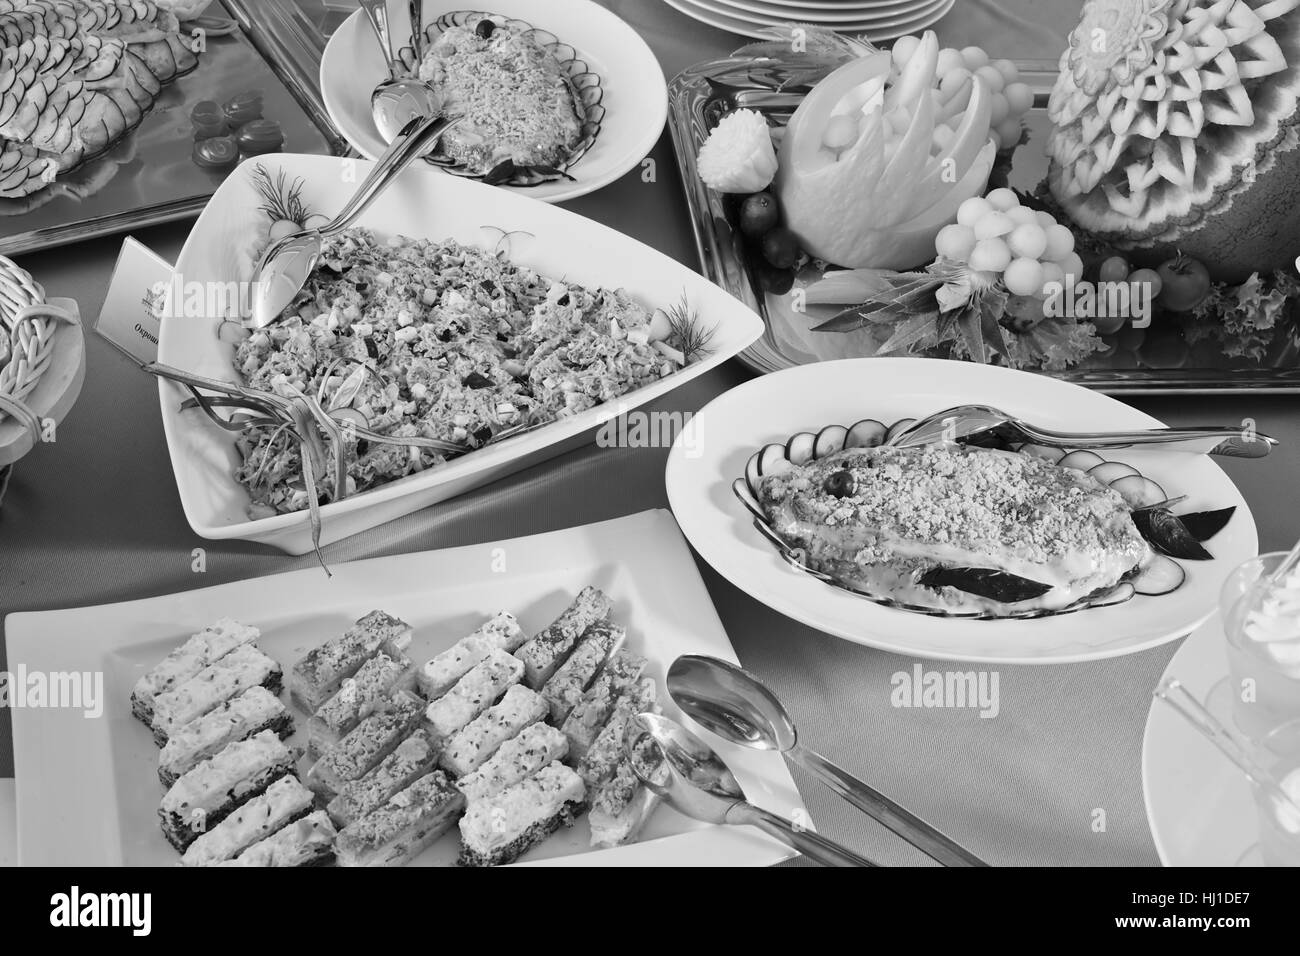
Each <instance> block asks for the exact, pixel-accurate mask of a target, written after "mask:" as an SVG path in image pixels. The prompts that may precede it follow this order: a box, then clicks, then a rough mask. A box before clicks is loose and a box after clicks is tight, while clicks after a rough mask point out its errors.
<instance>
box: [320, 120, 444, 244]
mask: <svg viewBox="0 0 1300 956" xmlns="http://www.w3.org/2000/svg"><path fill="white" fill-rule="evenodd" d="M455 122H457V121H456V120H450V119H448V118H447V117H445V116H425V117H417V118H416V119H413V120H411V122H410V123H408V124H407V125H406V128H405V129H403V130H402V131H401V132H400V133H398V134H397V136H396V138H395V139H394V140H393V141H392V143H390V144H389V146H388V149H387V150H385V151H384V154H383V155H382V156H380V157H379V159H378V160H377V161H376V163H375V165H374V168H373V169H371V170H370V175H368V176H367V177H366V178H365V181H364V182H362V184H361V185H360V186H359V187H358V188H357V191H356V193H355V194H354V195H353V196H352V198H351V199H349V200H348V202H347V205H345V206H344V207H343V210H342V211H341V212H340V213H339V214H338V215H337V216H335V217H334V220H333V221H332V222H330V223H329V225H327V226H325V227H323V228H322V229H321V230H320V232H321V235H323V236H329V235H333V234H334V233H337V232H342V231H343V230H344V229H346V228H347V227H348V226H350V225H352V223H353V222H355V221H356V219H357V218H358V217H359V216H360V215H361V214H362V213H363V212H365V211H366V210H367V209H368V208H370V204H371V203H373V202H374V201H375V199H376V198H377V197H378V196H379V194H380V193H382V192H383V191H384V190H385V189H387V188H388V187H389V185H390V184H391V183H392V181H393V180H394V179H396V178H397V177H398V176H400V175H401V174H402V172H403V170H405V169H406V167H408V166H410V165H411V163H413V162H415V160H417V159H419V158H420V157H421V156H423V155H424V154H425V153H427V152H428V151H429V150H430V149H431V148H432V147H433V144H434V143H436V142H437V141H438V138H439V137H441V136H442V134H443V133H444V132H446V131H447V128H448V127H450V126H452V125H453V124H454V123H455Z"/></svg>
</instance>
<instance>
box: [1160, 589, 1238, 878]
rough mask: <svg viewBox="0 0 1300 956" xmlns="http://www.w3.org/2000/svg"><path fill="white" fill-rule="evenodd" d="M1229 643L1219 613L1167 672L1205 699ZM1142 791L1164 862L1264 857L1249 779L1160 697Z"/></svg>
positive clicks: (1223, 671)
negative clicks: (1258, 848)
mask: <svg viewBox="0 0 1300 956" xmlns="http://www.w3.org/2000/svg"><path fill="white" fill-rule="evenodd" d="M1225 643H1226V642H1225V640H1224V637H1223V622H1222V620H1221V619H1220V618H1219V615H1218V614H1217V613H1216V614H1215V615H1214V616H1213V617H1211V618H1210V619H1209V620H1208V621H1206V622H1205V623H1204V624H1202V625H1201V626H1200V627H1199V628H1197V629H1196V630H1195V631H1194V632H1193V633H1192V634H1191V635H1189V636H1188V638H1187V640H1186V641H1184V642H1183V646H1182V647H1180V648H1178V653H1176V654H1175V655H1174V656H1173V658H1172V659H1171V660H1170V661H1169V666H1168V667H1167V668H1165V672H1164V675H1163V677H1162V680H1163V679H1164V678H1168V677H1177V678H1178V679H1179V680H1180V681H1182V683H1183V686H1184V687H1186V688H1187V689H1188V690H1189V691H1191V693H1192V696H1193V697H1195V698H1196V699H1197V700H1200V701H1204V700H1205V698H1206V695H1208V694H1209V692H1210V689H1211V688H1212V687H1214V685H1215V684H1217V683H1218V682H1219V681H1220V680H1222V679H1223V678H1224V677H1227V676H1228V659H1227V656H1226V655H1227V649H1226V647H1225ZM1153 689H1154V688H1153ZM1142 795H1143V798H1144V800H1145V802H1146V809H1147V823H1148V824H1149V825H1150V827H1151V838H1152V840H1154V841H1155V844H1156V852H1157V853H1159V854H1160V862H1162V863H1164V865H1165V866H1239V865H1257V861H1256V860H1255V859H1254V858H1255V857H1256V856H1257V854H1254V853H1252V848H1253V847H1254V846H1255V843H1256V840H1257V838H1258V833H1257V830H1256V827H1255V801H1254V798H1253V797H1252V796H1251V793H1250V784H1249V783H1247V781H1246V778H1245V777H1244V776H1243V775H1242V772H1241V771H1240V770H1238V769H1237V768H1236V766H1235V765H1234V764H1233V763H1232V761H1230V760H1229V759H1228V758H1227V757H1225V756H1224V755H1223V754H1222V753H1221V752H1220V751H1219V749H1218V748H1217V747H1215V746H1214V744H1212V743H1210V742H1209V741H1208V740H1206V739H1205V738H1204V737H1202V736H1201V735H1200V734H1199V733H1197V731H1196V730H1195V729H1194V728H1193V727H1192V726H1191V724H1189V723H1188V722H1187V721H1186V720H1184V719H1183V718H1182V717H1180V716H1179V715H1178V714H1176V713H1175V712H1174V710H1173V708H1172V707H1170V706H1169V705H1168V704H1162V703H1161V702H1160V701H1158V700H1153V701H1152V702H1151V710H1150V712H1149V713H1148V714H1147V725H1146V730H1145V731H1144V732H1143V735H1142Z"/></svg>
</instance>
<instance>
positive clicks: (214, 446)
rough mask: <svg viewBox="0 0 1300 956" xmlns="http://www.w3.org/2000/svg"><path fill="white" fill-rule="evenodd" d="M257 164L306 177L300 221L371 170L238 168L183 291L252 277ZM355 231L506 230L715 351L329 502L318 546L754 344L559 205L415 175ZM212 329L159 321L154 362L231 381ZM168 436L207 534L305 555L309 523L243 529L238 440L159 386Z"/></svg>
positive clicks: (361, 163) (211, 215) (710, 299)
mask: <svg viewBox="0 0 1300 956" xmlns="http://www.w3.org/2000/svg"><path fill="white" fill-rule="evenodd" d="M258 163H261V164H263V165H264V166H265V167H266V169H267V171H268V172H269V173H270V175H271V176H273V177H275V176H278V175H279V174H280V172H283V173H284V175H285V176H286V177H287V179H288V181H290V182H292V181H294V180H296V179H298V178H301V179H302V183H303V185H302V200H303V203H304V204H305V206H306V207H307V209H308V211H310V212H313V213H323V214H326V215H334V214H335V213H337V212H338V211H339V209H340V208H341V207H342V206H343V203H344V202H345V201H346V200H347V198H348V197H349V196H350V195H351V193H352V192H353V191H354V190H355V189H356V185H357V183H359V182H360V181H361V180H362V179H363V178H364V177H365V175H366V173H367V172H368V169H369V166H370V163H368V162H367V161H365V160H350V159H339V158H334V157H329V156H301V155H293V154H276V155H274V156H266V157H261V158H259V159H252V160H249V161H248V162H246V163H244V164H243V165H242V166H240V167H239V168H238V169H236V170H235V171H234V172H233V173H231V174H230V176H229V177H228V178H227V179H226V181H225V182H223V183H222V184H221V187H220V188H219V189H218V190H217V193H216V195H215V196H213V198H212V202H210V203H208V205H207V207H206V208H205V209H204V210H203V214H202V215H201V216H200V217H199V221H198V222H197V223H196V224H195V226H194V229H193V231H192V232H191V233H190V237H189V239H188V240H187V241H186V243H185V248H184V249H182V250H181V255H180V258H179V260H177V263H176V272H177V274H178V275H179V276H181V277H182V280H183V281H184V283H185V287H186V288H187V289H188V288H195V287H196V286H193V285H192V284H194V283H198V284H199V285H198V286H197V288H223V287H225V285H226V284H227V283H230V282H235V281H247V280H249V279H250V278H251V276H252V271H253V261H252V258H251V255H252V252H251V251H250V250H251V249H252V248H253V246H254V243H255V239H254V237H255V236H256V234H257V231H258V228H259V226H258V223H259V218H260V219H261V221H262V222H263V224H264V223H265V218H264V217H262V216H261V214H260V213H259V212H258V210H257V206H258V205H259V203H260V200H259V198H258V196H257V193H256V190H255V188H254V183H253V178H252V172H253V170H254V169H255V168H256V166H257V164H258ZM359 224H360V225H362V226H365V227H367V228H370V229H373V230H375V231H376V232H377V233H379V234H380V235H381V236H386V237H387V236H393V235H405V236H410V237H413V238H429V239H435V240H440V239H448V238H454V239H457V240H458V241H460V242H462V243H467V244H471V245H477V246H484V245H487V246H491V245H493V244H494V243H496V242H497V241H498V240H499V239H500V238H501V232H503V231H504V232H507V233H512V234H513V235H512V237H511V239H510V258H511V260H512V261H514V262H516V263H519V264H522V265H527V266H529V267H531V268H533V269H535V270H537V271H538V272H540V273H542V274H543V275H547V276H552V277H557V278H558V277H565V278H567V279H568V280H569V281H573V282H578V283H581V284H583V285H586V286H601V287H604V288H623V289H626V290H627V291H628V292H629V294H631V296H632V297H633V298H634V299H635V300H636V301H637V302H639V303H641V304H642V305H643V306H646V307H647V308H660V307H667V306H671V305H673V304H675V303H677V302H679V301H680V300H681V298H682V296H683V295H685V296H686V298H687V299H688V301H689V302H690V303H691V305H692V306H693V307H694V308H695V309H696V311H697V312H698V313H699V314H700V316H701V320H702V322H703V324H704V325H705V326H706V327H712V328H713V329H714V330H715V331H714V336H713V339H712V341H711V345H710V348H711V350H712V351H711V353H710V354H709V355H708V356H707V357H706V358H704V359H702V360H700V361H697V362H695V363H694V364H692V365H689V366H687V367H686V368H684V369H682V370H681V371H680V372H677V373H675V374H673V375H670V376H668V377H667V378H662V379H659V380H658V381H656V382H654V383H653V384H651V385H647V386H646V387H644V388H641V389H638V390H637V391H635V392H629V393H628V394H627V395H624V396H623V397H622V398H620V399H619V400H618V401H616V402H607V403H605V404H604V405H597V406H595V407H594V408H590V409H588V410H587V411H585V412H582V413H581V414H578V415H574V416H571V417H569V418H565V419H562V420H560V421H557V422H553V423H551V424H549V425H547V426H545V427H543V428H539V429H537V430H536V431H532V432H528V433H526V434H523V435H520V436H518V437H516V438H511V439H509V440H506V441H503V442H501V443H500V444H497V445H490V446H488V447H487V448H483V449H480V450H479V451H476V452H472V453H470V454H468V455H465V456H464V457H462V458H458V459H456V460H454V461H451V462H449V463H448V464H446V465H444V466H443V467H441V468H433V469H430V470H428V471H424V472H420V473H418V474H415V475H410V476H408V477H406V478H402V479H400V480H398V481H393V482H390V483H388V484H386V485H383V486H381V487H378V488H374V489H372V490H370V491H366V492H364V493H362V494H358V495H354V496H352V497H349V498H345V499H343V500H342V501H338V502H333V503H331V504H328V505H325V506H324V507H323V508H322V509H321V514H322V517H323V519H324V531H323V534H322V536H321V541H322V543H325V544H328V543H329V542H331V541H337V540H339V539H340V538H344V537H347V536H348V535H351V534H356V533H358V532H360V531H364V530H367V529H369V528H373V527H375V526H377V525H379V524H382V523H384V522H385V521H391V520H392V519H394V518H398V517H401V516H403V515H407V514H410V513H411V512H413V511H416V510H418V509H420V508H424V507H426V506H428V505H431V504H434V503H436V502H439V501H444V500H446V499H448V498H451V497H454V496H456V495H458V494H463V493H464V492H466V491H469V490H471V489H473V488H477V487H479V486H480V485H485V484H488V483H489V482H492V481H495V480H497V479H498V478H502V477H504V476H505V475H508V474H511V473H513V472H515V471H518V470H520V469H521V468H524V467H526V466H528V465H530V464H535V463H537V462H538V461H541V460H543V459H544V458H546V457H549V456H553V455H555V454H558V453H559V452H560V451H562V450H563V445H562V443H564V442H567V441H570V440H572V441H577V440H581V436H582V435H583V434H584V433H586V432H589V431H590V430H591V429H594V428H595V427H597V426H599V425H601V424H602V423H604V422H606V421H608V420H609V419H612V418H614V417H616V416H617V415H619V414H621V413H622V412H624V411H626V410H628V409H631V408H635V407H637V406H638V405H641V404H643V403H644V402H648V401H652V400H653V399H656V398H659V397H661V396H663V395H665V394H666V393H668V392H670V391H672V390H673V389H674V388H676V387H677V386H679V385H681V384H683V383H684V382H687V381H689V380H690V379H692V378H695V377H696V376H698V375H700V374H702V373H704V372H705V371H707V370H708V369H710V368H712V367H714V366H716V365H718V364H719V363H720V362H723V361H725V360H726V359H728V358H730V357H732V356H733V355H735V354H737V353H738V352H739V351H740V350H741V349H743V348H745V347H746V346H747V345H749V343H751V342H753V341H754V340H755V339H756V338H758V336H759V335H761V334H762V330H763V325H762V322H761V321H760V320H759V318H758V316H756V315H755V314H754V313H753V312H751V311H750V310H749V309H747V308H745V306H743V305H742V304H741V303H740V302H738V301H737V300H736V299H734V298H732V297H731V296H730V295H728V294H727V293H726V292H724V291H722V289H720V288H718V287H717V286H716V285H714V284H713V283H711V282H709V281H708V280H706V279H705V278H704V277H703V276H701V275H700V274H699V273H697V272H693V271H692V270H690V269H688V268H686V267H685V266H683V265H682V264H681V263H679V262H676V261H674V260H673V259H670V258H668V257H667V256H665V255H663V254H662V253H660V252H656V251H655V250H654V249H651V248H650V247H648V246H645V245H642V244H641V243H639V242H637V241H636V240H635V239H631V238H629V237H628V236H625V235H623V234H622V233H620V232H616V231H615V230H613V229H610V228H608V227H607V226H602V225H600V224H599V223H596V222H592V221H591V220H590V219H585V218H583V217H582V216H579V215H577V214H576V213H572V212H569V211H568V210H566V209H562V208H560V207H558V206H551V205H547V204H546V203H540V202H534V201H532V200H531V199H528V198H526V197H524V196H522V195H519V194H517V193H511V192H508V191H506V190H502V189H497V188H495V187H493V186H485V185H483V184H482V183H477V182H473V181H471V180H468V179H462V178H460V177H458V176H448V175H446V174H444V173H441V172H438V171H436V170H433V169H424V168H413V169H410V170H408V171H407V172H406V173H405V174H404V175H403V176H401V177H400V178H399V179H398V181H397V182H396V183H394V184H393V185H392V186H391V187H389V189H388V191H387V192H385V193H384V194H383V195H382V196H380V197H379V199H378V200H377V201H376V202H375V204H374V205H373V206H372V207H371V208H370V209H369V211H367V213H366V214H365V215H364V216H363V217H362V218H361V220H360V223H359ZM218 324H219V320H218V319H217V318H215V317H213V318H207V319H204V318H192V317H188V316H186V317H183V318H170V317H168V318H165V319H164V320H163V323H162V333H161V335H160V336H159V343H158V359H159V361H161V362H163V363H164V364H167V365H171V366H174V367H176V368H180V369H184V370H186V371H190V372H197V373H199V374H201V375H207V376H210V377H212V378H217V379H221V380H223V381H230V380H232V378H233V376H234V368H233V364H232V356H233V350H232V347H231V346H229V345H226V344H224V343H222V342H221V341H220V340H218V338H217V335H216V328H217V326H218ZM159 388H160V396H161V399H162V417H163V427H164V428H165V430H166V433H167V448H168V451H169V452H170V453H171V459H172V468H173V470H174V471H175V473H176V484H177V486H178V488H179V489H180V497H181V504H182V506H183V507H184V509H185V517H186V518H187V519H188V520H189V523H190V527H192V528H193V529H194V531H195V533H197V534H199V535H201V536H202V537H205V538H241V539H244V540H248V541H261V542H264V543H266V544H270V545H274V546H275V547H277V548H280V549H282V550H285V551H288V552H289V553H291V554H303V553H305V552H307V551H309V550H311V539H310V533H309V530H308V523H307V515H306V513H305V512H303V513H298V514H286V515H276V516H274V517H269V518H259V519H256V520H251V521H250V520H249V519H248V518H247V516H246V514H245V509H246V508H247V506H248V494H247V492H246V490H245V489H244V488H243V486H242V485H240V484H239V483H238V482H236V481H235V479H234V477H233V472H234V469H235V467H236V465H237V453H236V450H235V446H234V442H233V440H232V437H233V436H232V435H231V433H229V432H226V431H223V430H222V429H220V428H219V427H218V426H216V425H214V424H212V423H211V422H209V421H207V420H206V419H205V418H204V417H203V415H202V413H201V412H193V411H189V412H182V411H180V410H179V406H180V403H181V400H182V398H184V397H185V395H184V393H183V392H182V391H181V390H180V388H179V387H178V386H174V385H172V384H171V383H169V382H160V383H159Z"/></svg>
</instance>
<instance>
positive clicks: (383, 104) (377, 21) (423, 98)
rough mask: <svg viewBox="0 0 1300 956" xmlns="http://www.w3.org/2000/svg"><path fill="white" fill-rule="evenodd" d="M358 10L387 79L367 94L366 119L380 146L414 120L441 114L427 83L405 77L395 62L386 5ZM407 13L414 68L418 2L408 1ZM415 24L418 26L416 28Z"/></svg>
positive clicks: (368, 2)
mask: <svg viewBox="0 0 1300 956" xmlns="http://www.w3.org/2000/svg"><path fill="white" fill-rule="evenodd" d="M417 7H419V9H417ZM361 8H362V9H363V10H365V12H366V17H367V18H368V19H369V21H370V25H371V27H373V28H374V31H375V36H376V37H377V38H378V40H379V46H380V49H381V50H382V51H383V54H384V60H385V62H386V63H387V64H388V79H386V80H384V81H383V82H382V83H380V84H379V85H378V86H376V87H375V90H374V92H373V93H371V94H370V115H371V116H372V117H373V118H374V121H375V129H377V130H379V135H380V136H381V137H383V139H384V142H386V143H391V142H392V141H393V139H394V137H396V136H397V134H398V133H399V132H400V131H401V130H403V129H404V128H405V127H406V124H407V123H409V122H410V121H411V120H412V119H414V118H415V117H417V116H432V115H434V114H435V113H440V112H442V100H441V97H439V96H438V94H437V92H435V91H434V89H433V87H432V86H430V85H429V84H428V83H425V82H424V81H423V80H421V79H418V78H416V77H413V76H408V75H407V73H406V65H405V64H404V63H402V61H401V60H399V59H398V58H397V53H396V51H395V50H394V49H393V33H392V29H391V28H390V26H389V22H388V5H387V3H386V2H385V0H361ZM410 9H411V24H412V25H411V31H412V36H411V44H412V48H413V49H414V50H415V52H416V62H417V64H418V62H419V60H420V58H421V57H420V32H421V30H422V29H423V24H424V11H423V6H422V5H421V4H420V3H419V0H411V8H410ZM417 16H418V17H419V19H418V20H417V19H416V17H417ZM417 23H418V24H420V26H416V25H415V24H417Z"/></svg>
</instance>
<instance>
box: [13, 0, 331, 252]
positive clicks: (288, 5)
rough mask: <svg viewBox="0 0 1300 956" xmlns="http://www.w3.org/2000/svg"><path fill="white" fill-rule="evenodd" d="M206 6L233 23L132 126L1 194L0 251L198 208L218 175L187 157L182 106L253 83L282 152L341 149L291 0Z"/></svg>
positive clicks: (310, 44)
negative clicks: (61, 170)
mask: <svg viewBox="0 0 1300 956" xmlns="http://www.w3.org/2000/svg"><path fill="white" fill-rule="evenodd" d="M205 13H206V15H208V16H217V17H223V18H226V19H234V20H235V21H236V22H237V23H238V24H239V27H240V29H239V30H237V31H236V32H235V33H233V34H231V35H230V36H225V37H217V36H211V37H209V38H208V40H207V45H208V49H207V51H206V52H205V53H204V54H203V55H202V56H201V57H200V64H199V67H198V69H196V70H195V71H194V72H193V73H190V74H189V75H188V76H183V77H181V78H179V79H177V80H176V81H174V82H173V83H171V84H169V85H168V86H166V87H164V88H163V91H162V93H161V95H160V96H159V98H158V102H157V103H155V104H154V106H153V108H152V109H151V110H150V111H149V113H148V114H147V115H146V116H145V119H144V121H143V122H142V123H141V124H140V126H139V127H137V128H136V129H135V130H133V131H132V132H130V133H129V134H127V135H126V136H125V137H123V139H122V140H121V141H120V142H118V143H117V144H116V145H115V146H114V147H113V148H112V149H111V150H110V151H109V152H108V153H106V154H105V155H104V156H102V157H100V158H98V159H96V160H94V161H92V162H90V163H87V164H86V165H85V166H83V167H82V168H80V169H78V170H75V171H73V172H72V173H71V174H69V175H68V176H64V177H60V179H59V182H58V183H57V184H56V185H55V186H54V187H51V188H50V189H46V190H44V191H42V192H40V193H37V194H35V195H33V196H30V197H27V199H24V200H0V254H4V255H8V256H14V255H19V254H21V253H25V252H33V251H36V250H40V249H48V248H51V247H54V246H60V245H66V244H68V243H73V242H80V241H82V240H84V239H90V238H94V237H97V236H103V235H112V234H114V233H121V232H128V231H130V230H133V229H141V228H145V227H148V226H154V225H158V224H160V223H164V222H171V221H174V220H178V219H186V218H190V217H193V216H197V215H198V214H199V212H200V211H201V210H202V209H203V207H204V206H205V205H206V204H207V202H208V200H209V199H210V198H211V197H212V194H213V192H214V191H215V190H216V188H217V186H218V185H220V183H221V181H222V180H223V179H224V178H225V175H226V174H225V173H224V172H218V171H211V170H206V169H203V168H201V167H199V166H197V165H195V163H194V161H193V160H192V159H191V151H192V149H193V146H194V140H193V127H192V125H191V123H190V111H191V110H192V109H193V107H194V104H195V103H197V102H199V101H200V100H216V101H218V102H224V101H226V100H229V99H230V98H232V97H234V96H236V95H237V94H239V93H242V92H245V91H248V90H261V91H262V93H263V97H264V104H265V105H264V110H263V115H265V116H266V117H267V118H269V119H274V120H276V121H278V122H279V123H280V125H281V126H282V127H283V129H284V134H285V146H284V148H285V149H286V150H287V151H291V152H298V153H320V154H326V153H338V154H341V153H343V152H345V151H346V149H347V147H346V144H345V143H344V142H343V140H342V138H341V137H340V136H339V135H338V133H337V132H336V131H335V130H334V129H333V127H332V126H331V124H330V122H329V120H328V118H327V116H326V113H325V110H324V108H323V106H322V105H321V102H320V95H319V91H318V90H317V88H316V87H317V81H316V77H315V71H316V69H318V67H319V63H320V49H323V41H321V40H319V37H318V36H317V35H316V34H315V33H314V32H313V30H312V29H311V28H312V24H311V22H310V21H309V20H308V19H307V18H306V17H304V16H303V15H302V12H301V8H300V7H299V6H298V4H297V3H296V2H293V0H223V2H221V3H214V4H213V5H212V6H211V7H210V8H209V9H208V10H207V11H205ZM313 51H314V56H315V61H314V65H311V66H308V65H307V64H310V63H311V62H312V60H311V58H312V56H313Z"/></svg>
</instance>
